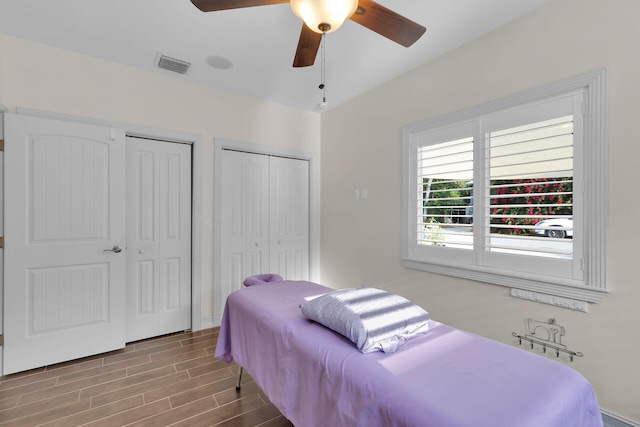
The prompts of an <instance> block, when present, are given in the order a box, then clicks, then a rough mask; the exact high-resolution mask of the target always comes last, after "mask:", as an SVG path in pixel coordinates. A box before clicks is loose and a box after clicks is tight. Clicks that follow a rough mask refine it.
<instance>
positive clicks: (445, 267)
mask: <svg viewBox="0 0 640 427" xmlns="http://www.w3.org/2000/svg"><path fill="white" fill-rule="evenodd" d="M576 93H581V94H582V96H583V105H582V110H583V111H582V113H583V120H584V126H583V130H584V134H583V138H582V147H581V156H580V158H578V159H576V160H574V162H579V164H577V165H576V164H574V170H576V171H581V176H579V177H577V178H578V179H579V180H580V182H579V185H578V187H581V188H582V191H581V193H582V194H581V196H582V198H583V206H582V212H581V213H582V215H581V218H582V224H581V225H580V229H581V231H582V236H581V238H578V239H575V240H574V254H576V253H577V254H578V256H580V264H581V265H580V267H581V268H582V270H583V271H582V273H583V274H582V277H581V278H578V279H575V278H572V279H567V278H561V277H555V276H542V275H539V274H535V273H530V272H525V271H514V270H506V269H502V268H498V267H489V266H486V265H481V264H478V263H476V261H475V260H474V259H473V257H471V258H472V259H471V260H469V257H466V258H464V261H460V259H461V258H457V257H453V256H448V257H446V259H444V258H440V259H438V257H435V258H434V257H430V256H425V255H424V254H423V255H420V254H418V253H417V251H415V250H414V249H415V245H416V236H415V234H414V231H415V227H414V226H412V225H411V224H412V223H415V218H414V217H415V206H414V205H413V204H414V203H415V197H414V193H415V183H416V179H417V178H416V177H417V171H416V170H417V159H416V153H415V147H416V144H417V140H418V138H419V137H420V135H422V134H425V133H427V132H429V131H433V130H437V129H447V128H455V127H457V126H461V125H465V124H467V125H470V126H473V127H475V128H476V129H475V132H476V135H478V134H483V129H479V128H478V127H481V125H479V124H478V119H479V118H486V117H489V116H492V115H495V114H496V113H499V112H501V111H507V110H511V109H515V108H519V107H521V106H524V105H527V104H533V103H539V102H544V101H547V100H552V99H554V98H557V97H561V96H569V95H572V94H576ZM607 105H608V102H607V73H606V70H605V69H603V70H599V71H596V72H593V73H589V74H586V75H582V76H578V77H574V78H571V79H567V80H565V81H561V82H558V83H555V84H551V85H547V86H544V87H541V88H538V89H534V90H530V91H527V92H523V93H520V94H516V95H514V96H510V97H507V98H504V99H500V100H497V101H493V102H489V103H486V104H483V105H480V106H477V107H473V108H470V109H466V110H463V111H459V112H455V113H451V114H447V115H444V116H441V117H437V118H434V119H430V120H426V121H423V122H419V123H415V124H411V125H408V126H405V127H404V128H403V129H402V135H403V136H402V139H403V183H402V186H403V188H402V200H403V206H402V209H403V212H402V214H403V221H402V261H403V265H404V266H405V267H407V268H411V269H417V270H423V271H429V272H434V273H439V274H444V275H449V276H454V277H461V278H465V279H471V280H476V281H480V282H486V283H492V284H496V285H501V286H506V287H510V288H512V290H511V295H513V296H517V297H521V298H526V299H532V300H536V301H540V302H548V303H551V304H555V305H560V306H565V307H568V308H574V309H577V310H580V311H587V309H586V304H585V303H587V302H589V303H595V302H599V301H601V299H602V298H603V297H604V295H605V294H606V293H608V292H610V289H609V288H608V286H607V282H606V253H607V245H606V242H607V235H606V224H607V207H608V199H607V191H606V189H607V176H608V173H607V172H608V161H607V151H608V150H607V144H608V142H607V135H608V115H607ZM478 145H481V144H478ZM475 161H477V160H474V162H475ZM476 169H477V168H475V167H474V175H475V174H476ZM574 178H576V177H574ZM475 209H476V206H474V211H475ZM474 223H476V224H477V226H479V225H480V223H479V222H476V221H475V220H474ZM474 228H475V227H474ZM578 245H579V246H578ZM439 249H441V250H444V251H445V252H446V253H447V254H454V253H455V252H456V249H453V248H439ZM458 251H459V250H458ZM476 251H477V250H476V249H474V250H473V251H472V252H474V253H475V252H476ZM460 255H462V254H460ZM548 296H551V297H550V298H548ZM557 297H559V298H557ZM576 302H577V304H576Z"/></svg>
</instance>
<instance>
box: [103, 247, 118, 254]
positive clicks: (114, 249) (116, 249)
mask: <svg viewBox="0 0 640 427" xmlns="http://www.w3.org/2000/svg"><path fill="white" fill-rule="evenodd" d="M102 252H115V253H117V254H119V253H120V252H122V248H121V247H120V246H118V245H115V246H114V247H113V248H111V249H105V250H104V251H102Z"/></svg>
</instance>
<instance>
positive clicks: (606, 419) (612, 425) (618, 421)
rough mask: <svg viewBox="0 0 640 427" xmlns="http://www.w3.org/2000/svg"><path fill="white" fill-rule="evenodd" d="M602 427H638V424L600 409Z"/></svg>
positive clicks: (639, 425) (639, 426)
mask: <svg viewBox="0 0 640 427" xmlns="http://www.w3.org/2000/svg"><path fill="white" fill-rule="evenodd" d="M600 412H601V413H602V421H603V423H604V427H640V424H638V423H636V422H633V421H631V420H629V419H626V418H624V417H622V416H620V415H618V414H614V413H612V412H609V411H607V410H604V409H600Z"/></svg>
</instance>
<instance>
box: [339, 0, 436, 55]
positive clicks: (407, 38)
mask: <svg viewBox="0 0 640 427" xmlns="http://www.w3.org/2000/svg"><path fill="white" fill-rule="evenodd" d="M349 19H351V20H352V21H355V22H357V23H358V24H360V25H362V26H364V27H367V28H368V29H370V30H372V31H375V32H376V33H378V34H380V35H381V36H384V37H386V38H388V39H389V40H393V41H394V42H396V43H399V44H401V45H402V46H404V47H409V46H411V45H412V44H414V43H415V42H416V41H417V40H418V39H419V38H420V37H421V36H422V35H423V34H424V32H425V31H427V29H426V28H425V27H423V26H422V25H420V24H418V23H416V22H413V21H412V20H410V19H407V18H405V17H404V16H402V15H399V14H397V13H396V12H394V11H392V10H391V9H387V8H386V7H384V6H382V5H381V4H378V3H376V2H375V1H373V0H359V2H358V9H356V12H355V13H354V14H353V15H351V17H350V18H349Z"/></svg>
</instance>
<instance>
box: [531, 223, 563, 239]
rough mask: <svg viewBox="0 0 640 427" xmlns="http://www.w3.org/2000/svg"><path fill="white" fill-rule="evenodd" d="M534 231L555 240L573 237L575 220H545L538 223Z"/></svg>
mask: <svg viewBox="0 0 640 427" xmlns="http://www.w3.org/2000/svg"><path fill="white" fill-rule="evenodd" d="M533 231H534V233H536V234H541V235H543V236H547V237H553V238H555V239H564V238H565V237H573V218H556V219H545V220H544V221H540V222H539V223H537V224H536V225H535V229H534V230H533Z"/></svg>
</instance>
